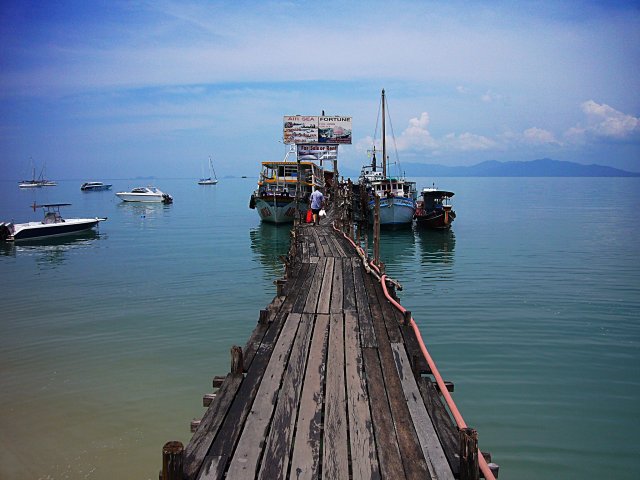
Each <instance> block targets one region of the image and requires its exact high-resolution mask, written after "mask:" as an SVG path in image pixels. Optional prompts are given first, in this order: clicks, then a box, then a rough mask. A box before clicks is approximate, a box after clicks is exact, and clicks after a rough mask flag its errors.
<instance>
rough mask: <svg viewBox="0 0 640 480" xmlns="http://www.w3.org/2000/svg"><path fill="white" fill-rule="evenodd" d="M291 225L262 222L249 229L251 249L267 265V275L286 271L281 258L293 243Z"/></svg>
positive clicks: (278, 274)
mask: <svg viewBox="0 0 640 480" xmlns="http://www.w3.org/2000/svg"><path fill="white" fill-rule="evenodd" d="M290 232H291V225H273V224H270V223H262V222H261V223H260V225H258V226H257V227H256V228H252V229H251V230H250V231H249V236H250V237H251V250H252V251H253V252H254V254H255V256H256V257H257V258H258V260H260V262H261V263H262V265H263V266H264V267H266V272H265V273H266V276H267V277H271V278H273V277H274V276H280V275H282V274H283V273H284V266H283V265H282V261H281V260H280V257H281V256H284V255H286V254H287V252H288V251H289V245H290V243H291V235H290Z"/></svg>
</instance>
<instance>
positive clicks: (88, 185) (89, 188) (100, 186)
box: [80, 182, 111, 192]
mask: <svg viewBox="0 0 640 480" xmlns="http://www.w3.org/2000/svg"><path fill="white" fill-rule="evenodd" d="M110 188H111V184H110V183H102V182H85V183H83V184H82V185H81V186H80V190H82V191H83V192H95V191H97V190H109V189H110Z"/></svg>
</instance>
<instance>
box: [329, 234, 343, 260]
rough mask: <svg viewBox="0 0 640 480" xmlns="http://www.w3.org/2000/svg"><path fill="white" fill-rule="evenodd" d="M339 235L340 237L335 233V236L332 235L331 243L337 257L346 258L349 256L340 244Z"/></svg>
mask: <svg viewBox="0 0 640 480" xmlns="http://www.w3.org/2000/svg"><path fill="white" fill-rule="evenodd" d="M338 235H340V234H338V233H335V234H333V235H331V237H330V240H331V243H332V245H333V250H334V252H335V255H336V257H346V256H347V252H346V251H345V250H344V248H343V247H342V244H341V243H340V240H339V237H338ZM340 236H342V235H340Z"/></svg>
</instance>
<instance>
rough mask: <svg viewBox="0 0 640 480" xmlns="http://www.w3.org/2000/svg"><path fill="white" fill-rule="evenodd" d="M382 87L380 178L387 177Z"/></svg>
mask: <svg viewBox="0 0 640 480" xmlns="http://www.w3.org/2000/svg"><path fill="white" fill-rule="evenodd" d="M384 116H385V114H384V88H383V89H382V178H387V136H386V133H385V128H384V119H385V118H384Z"/></svg>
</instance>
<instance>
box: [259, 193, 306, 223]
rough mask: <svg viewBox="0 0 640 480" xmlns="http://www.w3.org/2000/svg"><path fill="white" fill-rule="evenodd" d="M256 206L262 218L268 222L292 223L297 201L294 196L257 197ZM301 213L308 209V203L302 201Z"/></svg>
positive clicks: (300, 205)
mask: <svg viewBox="0 0 640 480" xmlns="http://www.w3.org/2000/svg"><path fill="white" fill-rule="evenodd" d="M255 207H256V210H257V211H258V215H260V219H261V220H262V221H263V222H267V223H292V222H293V220H294V219H295V217H296V201H295V198H292V197H276V198H274V197H269V198H264V197H256V199H255ZM299 210H300V212H301V213H305V212H306V211H307V205H306V204H305V203H302V202H300V204H299Z"/></svg>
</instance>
